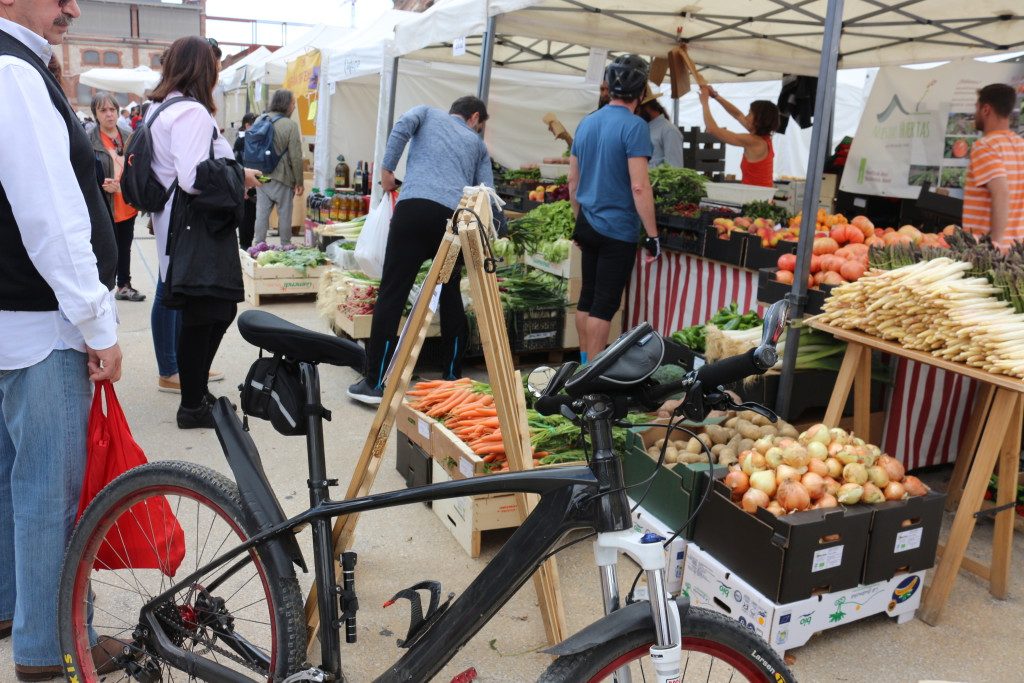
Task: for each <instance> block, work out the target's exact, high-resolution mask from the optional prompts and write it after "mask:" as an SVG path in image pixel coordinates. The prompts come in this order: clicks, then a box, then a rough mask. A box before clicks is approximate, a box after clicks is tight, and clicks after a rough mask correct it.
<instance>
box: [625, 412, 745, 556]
mask: <svg viewBox="0 0 1024 683" xmlns="http://www.w3.org/2000/svg"><path fill="white" fill-rule="evenodd" d="M664 434H665V431H664V430H662V429H657V428H652V429H647V430H644V431H641V432H639V433H637V432H634V433H631V434H630V435H629V441H628V446H627V447H626V451H625V453H623V456H622V470H623V476H624V477H625V481H626V486H636V487H637V488H633V489H630V493H631V494H632V495H633V496H636V497H638V498H639V496H640V495H641V494H642V493H643V491H644V488H645V487H646V484H644V486H637V485H638V484H642V483H644V482H645V481H646V480H647V479H648V478H649V477H650V476H651V474H652V473H654V478H653V479H651V481H650V490H648V491H647V495H646V496H644V498H643V500H642V501H640V505H641V508H642V509H643V510H645V511H647V513H649V514H650V515H653V516H654V517H656V518H658V519H659V520H661V521H662V522H664V523H665V524H666V525H668V527H670V528H671V530H672V533H675V531H676V529H679V528H681V527H682V526H683V525H684V524H686V522H687V520H688V519H690V517H691V515H692V514H693V511H694V510H695V509H696V507H697V504H698V503H699V502H700V500H701V496H703V495H704V490H705V487H706V485H707V471H708V464H707V463H693V464H684V463H676V464H674V465H668V466H665V465H661V466H658V465H657V461H656V460H654V459H652V458H651V456H649V455H647V451H646V449H647V448H648V447H650V446H653V445H654V442H655V441H657V440H658V439H660V438H662V437H663V436H664ZM677 434H678V432H677ZM676 438H682V439H684V440H685V439H686V438H688V437H684V436H682V435H680V436H677V437H676ZM655 467H657V469H658V471H657V472H654V468H655ZM726 472H728V468H727V467H725V466H724V465H715V466H714V473H713V476H714V477H715V478H716V479H717V478H720V477H724V476H725V474H726ZM695 526H696V525H695V521H691V522H690V523H689V524H688V525H687V526H686V528H685V529H684V531H683V537H684V538H687V539H692V538H693V530H694V528H695Z"/></svg>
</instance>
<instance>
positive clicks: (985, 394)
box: [946, 382, 996, 510]
mask: <svg viewBox="0 0 1024 683" xmlns="http://www.w3.org/2000/svg"><path fill="white" fill-rule="evenodd" d="M995 393H996V388H995V387H994V386H993V385H991V384H988V383H987V382H986V383H982V384H981V386H979V387H978V394H977V397H976V398H975V399H974V407H973V408H972V410H971V413H970V416H969V417H968V420H967V429H966V430H965V431H964V437H963V441H961V442H960V452H959V453H957V456H956V465H955V466H954V467H953V476H952V478H951V479H950V480H949V488H948V490H947V492H946V509H947V510H955V509H956V506H957V505H959V503H960V497H961V496H962V495H963V494H964V482H965V481H967V472H968V471H970V469H971V462H972V461H973V460H974V453H975V451H977V450H978V440H979V439H980V438H981V432H982V430H984V428H985V422H986V420H987V419H988V413H989V410H991V409H992V397H993V396H995Z"/></svg>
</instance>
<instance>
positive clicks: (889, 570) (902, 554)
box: [863, 491, 946, 583]
mask: <svg viewBox="0 0 1024 683" xmlns="http://www.w3.org/2000/svg"><path fill="white" fill-rule="evenodd" d="M945 505H946V494H945V493H940V492H938V491H930V492H929V493H927V494H925V495H923V496H918V497H916V498H908V499H907V500H894V501H892V502H889V503H882V504H880V505H872V506H871V511H872V518H871V536H870V537H869V539H868V552H867V557H866V558H865V561H864V579H863V581H864V583H874V582H876V581H887V580H889V579H891V578H892V577H894V576H896V575H897V574H899V573H905V572H916V571H922V570H925V569H931V568H932V567H933V566H934V565H935V553H936V550H937V549H938V546H939V531H941V529H942V517H943V511H944V509H945Z"/></svg>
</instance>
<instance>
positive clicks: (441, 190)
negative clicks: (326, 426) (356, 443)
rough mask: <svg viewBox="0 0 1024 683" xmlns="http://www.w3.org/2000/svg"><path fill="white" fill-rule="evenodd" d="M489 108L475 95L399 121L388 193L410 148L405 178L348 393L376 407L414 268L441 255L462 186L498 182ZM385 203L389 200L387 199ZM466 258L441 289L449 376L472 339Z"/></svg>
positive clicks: (388, 166) (388, 161) (389, 155)
mask: <svg viewBox="0 0 1024 683" xmlns="http://www.w3.org/2000/svg"><path fill="white" fill-rule="evenodd" d="M486 121H487V106H486V105H485V104H484V103H483V101H481V100H479V99H477V98H475V97H461V98H459V99H457V100H456V101H455V102H454V103H453V104H452V106H451V109H450V110H449V111H448V113H447V114H446V113H445V112H443V111H442V110H440V109H435V108H433V107H426V106H419V107H414V108H413V109H411V110H409V111H408V112H407V113H406V114H405V115H404V116H402V118H400V119H399V120H398V122H397V123H395V127H394V129H392V131H391V135H390V137H389V138H388V144H387V149H386V150H385V152H384V160H383V162H382V164H381V185H382V186H383V188H384V191H385V192H391V191H392V190H394V189H395V187H396V182H395V168H396V167H397V166H398V161H399V159H401V158H402V154H403V152H404V151H405V148H406V146H407V145H408V147H409V157H408V159H407V160H406V169H405V181H404V182H403V184H402V192H401V194H400V195H399V199H398V204H397V205H396V206H395V215H394V217H392V219H391V230H390V232H389V233H388V246H387V251H386V252H385V255H384V267H383V273H382V275H381V279H380V289H379V290H378V292H377V303H376V305H375V306H374V309H373V325H372V327H371V328H370V340H369V342H368V343H367V346H366V359H367V367H366V369H365V373H364V374H365V377H364V378H363V379H362V380H360V381H359V382H357V383H356V384H353V385H352V386H350V387H349V388H348V396H349V397H350V398H353V399H355V400H357V401H361V402H362V403H367V404H370V405H377V404H379V403H380V401H381V398H382V396H383V395H384V374H385V373H386V372H387V369H388V365H389V364H390V362H391V356H392V355H393V354H394V352H395V345H396V344H397V342H398V336H397V335H398V324H399V323H400V322H401V319H402V309H403V308H405V302H406V300H407V299H408V298H409V292H410V291H411V290H412V285H413V282H414V281H415V279H416V273H417V272H418V271H419V269H420V266H421V265H422V264H423V262H424V261H429V260H431V259H433V258H434V256H435V255H436V254H437V249H438V247H440V245H441V238H442V237H443V236H444V232H445V227H446V224H447V222H448V219H449V218H451V217H452V214H453V213H454V212H455V209H456V208H458V206H459V202H460V201H461V200H462V188H464V187H467V186H473V185H481V184H483V185H488V186H491V187H493V186H494V178H493V176H492V173H491V157H490V155H489V154H488V152H487V146H486V145H485V144H484V141H483V137H482V133H483V130H484V124H485V123H486ZM385 201H386V200H385ZM461 271H462V258H461V257H459V262H458V263H457V264H456V268H455V272H454V275H453V276H452V278H451V279H450V280H449V281H448V283H447V284H445V285H444V286H443V287H442V288H441V301H440V308H441V338H442V340H443V342H444V344H445V349H446V350H445V361H444V368H443V369H444V378H445V379H456V378H458V377H461V376H462V355H463V353H464V352H465V347H466V340H467V337H468V334H467V329H468V325H467V322H466V311H465V309H464V308H463V306H462V293H461V292H460V291H459V282H460V280H461V275H460V273H461Z"/></svg>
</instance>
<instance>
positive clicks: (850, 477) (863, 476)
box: [843, 462, 868, 486]
mask: <svg viewBox="0 0 1024 683" xmlns="http://www.w3.org/2000/svg"><path fill="white" fill-rule="evenodd" d="M867 480H868V468H867V467H864V465H861V464H860V463H859V462H851V463H850V464H849V465H847V466H846V467H844V468H843V481H845V482H846V483H847V484H860V485H861V486H863V485H864V484H865V483H866V482H867Z"/></svg>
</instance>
